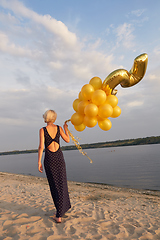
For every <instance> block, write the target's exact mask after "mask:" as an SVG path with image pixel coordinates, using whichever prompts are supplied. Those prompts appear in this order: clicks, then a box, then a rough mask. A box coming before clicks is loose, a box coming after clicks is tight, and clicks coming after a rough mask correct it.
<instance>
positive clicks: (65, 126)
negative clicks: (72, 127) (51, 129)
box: [60, 123, 70, 143]
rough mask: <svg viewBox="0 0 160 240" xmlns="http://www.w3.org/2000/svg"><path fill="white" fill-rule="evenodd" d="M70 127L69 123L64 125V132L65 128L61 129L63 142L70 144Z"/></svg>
mask: <svg viewBox="0 0 160 240" xmlns="http://www.w3.org/2000/svg"><path fill="white" fill-rule="evenodd" d="M67 127H68V125H67V123H64V125H63V128H64V131H65V132H64V131H63V128H62V127H60V134H61V137H62V138H63V140H64V141H65V142H67V143H69V142H70V137H69V133H68V129H67Z"/></svg>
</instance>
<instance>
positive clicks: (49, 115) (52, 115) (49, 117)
mask: <svg viewBox="0 0 160 240" xmlns="http://www.w3.org/2000/svg"><path fill="white" fill-rule="evenodd" d="M43 118H44V121H45V122H46V123H48V122H53V123H54V122H55V121H56V118H57V113H56V112H55V111H54V110H47V111H46V112H45V113H44V114H43Z"/></svg>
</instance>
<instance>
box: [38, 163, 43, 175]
mask: <svg viewBox="0 0 160 240" xmlns="http://www.w3.org/2000/svg"><path fill="white" fill-rule="evenodd" d="M38 170H39V172H41V173H43V166H42V163H38Z"/></svg>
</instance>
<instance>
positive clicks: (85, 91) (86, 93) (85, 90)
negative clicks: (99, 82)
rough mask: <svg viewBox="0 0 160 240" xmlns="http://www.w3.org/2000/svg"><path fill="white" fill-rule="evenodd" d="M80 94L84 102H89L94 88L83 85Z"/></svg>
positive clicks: (89, 85)
mask: <svg viewBox="0 0 160 240" xmlns="http://www.w3.org/2000/svg"><path fill="white" fill-rule="evenodd" d="M81 93H82V97H83V98H84V99H85V100H90V99H91V97H92V94H93V93H94V87H93V86H92V85H91V84H85V85H84V86H83V87H82V89H81Z"/></svg>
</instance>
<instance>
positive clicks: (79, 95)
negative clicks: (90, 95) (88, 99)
mask: <svg viewBox="0 0 160 240" xmlns="http://www.w3.org/2000/svg"><path fill="white" fill-rule="evenodd" d="M78 98H79V100H80V101H85V99H84V97H83V96H82V92H79V94H78Z"/></svg>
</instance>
